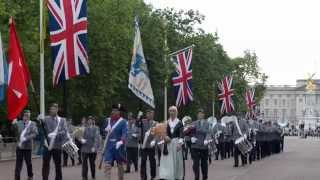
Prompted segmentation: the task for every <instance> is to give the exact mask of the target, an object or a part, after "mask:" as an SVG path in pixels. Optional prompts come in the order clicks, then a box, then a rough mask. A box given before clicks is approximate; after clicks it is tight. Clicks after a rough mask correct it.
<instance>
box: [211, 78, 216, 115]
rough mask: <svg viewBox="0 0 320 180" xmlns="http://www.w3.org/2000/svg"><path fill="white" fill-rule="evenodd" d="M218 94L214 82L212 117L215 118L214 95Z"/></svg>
mask: <svg viewBox="0 0 320 180" xmlns="http://www.w3.org/2000/svg"><path fill="white" fill-rule="evenodd" d="M215 95H216V91H215V85H214V83H213V97H212V118H214V97H215Z"/></svg>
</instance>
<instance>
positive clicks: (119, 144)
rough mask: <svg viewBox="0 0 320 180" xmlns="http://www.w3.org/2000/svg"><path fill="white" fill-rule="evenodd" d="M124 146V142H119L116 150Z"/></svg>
mask: <svg viewBox="0 0 320 180" xmlns="http://www.w3.org/2000/svg"><path fill="white" fill-rule="evenodd" d="M122 145H123V142H122V141H118V142H117V144H116V149H119V148H120V146H122Z"/></svg>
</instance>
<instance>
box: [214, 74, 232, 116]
mask: <svg viewBox="0 0 320 180" xmlns="http://www.w3.org/2000/svg"><path fill="white" fill-rule="evenodd" d="M218 87H219V89H220V91H221V93H220V94H219V100H221V101H222V105H221V109H220V112H221V114H223V113H224V112H225V113H231V112H232V111H233V110H234V105H233V100H232V96H233V95H234V93H233V91H234V89H232V76H226V77H224V78H223V80H222V81H221V83H218Z"/></svg>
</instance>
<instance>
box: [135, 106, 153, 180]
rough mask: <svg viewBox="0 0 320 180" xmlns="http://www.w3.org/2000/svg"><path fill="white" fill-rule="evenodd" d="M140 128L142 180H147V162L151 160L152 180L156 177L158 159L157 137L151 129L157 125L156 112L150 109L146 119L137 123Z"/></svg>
mask: <svg viewBox="0 0 320 180" xmlns="http://www.w3.org/2000/svg"><path fill="white" fill-rule="evenodd" d="M137 124H138V127H139V128H140V129H141V133H142V134H141V135H140V136H141V140H142V142H141V144H142V145H141V167H140V176H141V180H147V160H148V158H149V165H150V176H151V179H154V178H155V177H156V168H157V167H156V166H157V162H156V158H155V155H156V154H155V151H156V150H155V146H156V140H155V136H154V135H153V134H152V133H151V129H152V128H153V127H155V126H156V125H157V122H156V121H155V120H154V110H152V109H148V110H147V113H146V119H143V120H142V121H141V122H139V123H137Z"/></svg>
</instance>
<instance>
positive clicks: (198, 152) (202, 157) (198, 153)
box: [191, 148, 209, 180]
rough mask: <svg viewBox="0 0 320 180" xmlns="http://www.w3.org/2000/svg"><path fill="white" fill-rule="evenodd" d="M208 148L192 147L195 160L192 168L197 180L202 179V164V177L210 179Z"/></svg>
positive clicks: (205, 179)
mask: <svg viewBox="0 0 320 180" xmlns="http://www.w3.org/2000/svg"><path fill="white" fill-rule="evenodd" d="M208 155H209V153H208V149H199V148H192V149H191V157H192V160H193V165H192V169H193V172H194V176H195V180H199V179H200V172H199V169H200V166H201V172H202V179H203V180H207V179H208Z"/></svg>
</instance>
